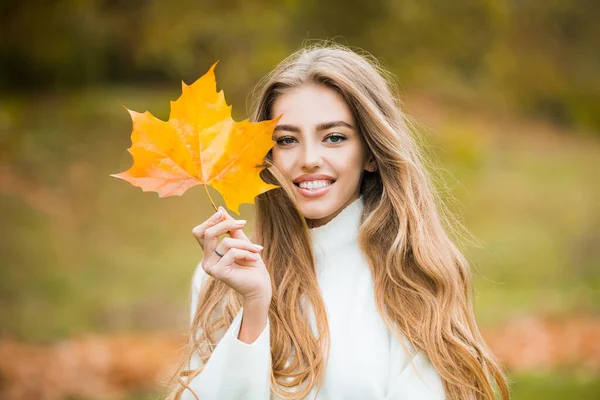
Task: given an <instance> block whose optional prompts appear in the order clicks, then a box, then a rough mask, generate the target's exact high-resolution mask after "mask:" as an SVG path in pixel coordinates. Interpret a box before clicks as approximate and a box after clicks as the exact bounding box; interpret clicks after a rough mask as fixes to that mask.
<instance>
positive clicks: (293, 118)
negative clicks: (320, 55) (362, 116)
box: [271, 84, 354, 126]
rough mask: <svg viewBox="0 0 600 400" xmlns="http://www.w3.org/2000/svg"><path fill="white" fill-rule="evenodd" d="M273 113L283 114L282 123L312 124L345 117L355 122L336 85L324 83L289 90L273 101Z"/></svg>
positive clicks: (280, 122) (344, 119) (275, 115)
mask: <svg viewBox="0 0 600 400" xmlns="http://www.w3.org/2000/svg"><path fill="white" fill-rule="evenodd" d="M271 111H272V114H271V115H272V117H277V116H278V115H281V114H283V116H282V117H281V119H280V120H279V124H291V125H298V126H311V125H316V124H319V123H323V122H328V121H345V122H348V123H349V124H351V125H353V126H354V118H353V116H352V111H351V110H350V107H348V105H347V104H346V102H345V101H344V99H343V98H342V96H340V94H339V93H338V92H336V91H335V90H334V89H332V88H330V87H327V86H325V85H322V84H311V85H304V86H300V87H297V88H294V89H291V90H289V91H287V92H286V93H284V94H282V95H280V96H279V97H277V99H276V100H275V102H274V103H273V108H272V110H271Z"/></svg>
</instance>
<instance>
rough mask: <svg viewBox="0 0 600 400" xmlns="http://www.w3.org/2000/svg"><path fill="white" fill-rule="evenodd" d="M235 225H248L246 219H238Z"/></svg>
mask: <svg viewBox="0 0 600 400" xmlns="http://www.w3.org/2000/svg"><path fill="white" fill-rule="evenodd" d="M235 223H236V224H238V225H244V224H245V223H246V220H245V219H236V220H235Z"/></svg>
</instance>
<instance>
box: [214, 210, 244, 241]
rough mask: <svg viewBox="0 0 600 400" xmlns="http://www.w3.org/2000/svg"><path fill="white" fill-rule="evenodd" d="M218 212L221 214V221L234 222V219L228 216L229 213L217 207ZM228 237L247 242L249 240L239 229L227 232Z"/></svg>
mask: <svg viewBox="0 0 600 400" xmlns="http://www.w3.org/2000/svg"><path fill="white" fill-rule="evenodd" d="M219 210H221V211H222V212H223V216H222V217H221V219H222V220H223V221H225V220H228V219H230V220H234V219H235V218H233V217H232V216H231V215H229V213H228V212H227V210H226V209H225V208H224V207H222V206H219ZM228 234H229V236H231V237H232V238H234V239H244V240H248V241H250V239H249V238H248V236H246V234H245V233H244V231H243V230H242V229H241V228H240V229H234V230H231V231H229V232H228Z"/></svg>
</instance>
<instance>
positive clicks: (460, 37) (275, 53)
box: [0, 0, 600, 132]
mask: <svg viewBox="0 0 600 400" xmlns="http://www.w3.org/2000/svg"><path fill="white" fill-rule="evenodd" d="M599 14H600V3H599V2H597V1H594V0H576V1H566V0H550V1H539V0H538V1H535V0H533V1H515V0H464V1H460V2H447V1H444V0H419V1H414V0H404V1H395V0H371V1H368V2H365V1H363V0H344V1H341V0H333V1H330V2H327V6H324V5H323V3H322V2H318V1H316V0H305V1H299V0H285V1H274V0H263V1H256V0H243V1H242V0H218V1H217V0H203V1H197V0H180V1H177V2H168V1H158V0H55V1H51V2H48V1H45V0H29V1H27V2H21V1H17V0H7V1H4V2H2V4H1V5H0V58H1V59H2V66H1V67H0V71H2V73H1V74H0V89H12V90H23V89H25V88H28V89H31V90H34V91H35V90H39V89H40V87H50V88H61V87H65V86H74V85H75V86H80V85H89V84H92V83H94V84H97V83H103V82H113V83H114V82H131V81H137V82H145V83H147V82H150V81H152V82H156V81H178V80H180V79H182V78H183V79H184V80H185V81H186V82H188V83H191V81H192V80H194V79H196V78H197V77H198V76H200V74H201V73H202V71H205V70H206V69H207V67H208V66H209V65H210V64H211V63H212V62H213V61H214V60H216V59H221V60H224V62H223V63H221V65H220V66H219V70H218V73H222V74H223V76H224V77H225V79H223V80H222V81H226V82H230V83H229V85H233V86H231V87H228V88H227V90H226V92H227V93H229V94H230V97H231V96H232V97H233V98H239V97H241V96H242V93H244V89H246V87H247V86H248V85H249V84H250V83H251V82H255V81H256V80H257V79H258V78H259V77H260V76H261V75H262V74H263V73H264V72H265V71H267V70H268V69H269V68H270V67H272V66H274V65H275V64H276V63H277V62H278V61H280V60H281V59H282V58H283V57H285V56H286V55H288V54H289V53H290V52H291V51H292V50H294V49H296V48H297V47H299V46H300V44H301V42H302V41H303V40H309V41H310V40H311V39H312V38H335V39H336V40H339V41H341V42H344V43H347V44H350V45H352V46H357V47H360V48H364V49H366V50H368V51H369V52H371V53H373V54H375V55H376V56H377V57H378V58H379V59H380V60H382V61H384V62H385V63H386V64H388V65H389V66H390V67H391V69H392V71H393V72H394V73H395V74H396V75H397V76H398V77H399V80H400V82H402V85H403V86H405V87H407V86H413V85H418V86H423V85H427V86H430V88H431V89H432V90H437V91H441V92H446V93H456V90H457V85H460V86H462V87H464V88H469V89H470V90H476V91H477V93H478V95H480V96H482V98H485V99H486V100H487V101H489V102H491V103H493V104H496V105H500V106H503V107H507V108H510V109H512V110H516V111H519V112H523V113H526V114H535V115H541V116H544V117H546V118H550V119H552V120H554V121H556V122H559V123H563V124H570V125H572V126H575V127H577V128H580V129H582V130H586V131H588V132H589V131H591V132H600V74H599V72H598V71H600V51H599V49H598V45H597V38H598V37H600V24H598V23H597V22H596V19H597V15H599Z"/></svg>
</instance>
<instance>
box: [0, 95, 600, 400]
mask: <svg viewBox="0 0 600 400" xmlns="http://www.w3.org/2000/svg"><path fill="white" fill-rule="evenodd" d="M177 95H178V93H176V92H174V91H169V90H164V89H161V88H151V89H150V88H146V89H139V88H104V89H101V88H99V89H98V88H96V89H90V90H87V91H74V92H64V93H61V94H58V95H57V94H56V93H54V94H50V95H47V96H44V95H40V96H35V97H33V98H31V97H27V98H19V97H15V98H13V100H12V102H10V103H5V105H4V108H3V111H2V113H3V114H2V115H3V117H2V118H3V119H2V123H3V124H4V132H9V134H8V136H6V137H7V139H6V140H5V142H4V147H3V153H2V157H3V160H4V161H8V162H4V163H3V164H2V168H1V169H0V176H1V178H2V179H1V180H0V182H1V184H0V206H1V207H2V209H3V210H4V212H3V218H2V224H3V231H4V232H9V233H10V234H9V235H7V236H5V238H4V240H3V241H2V242H0V250H1V251H2V254H3V258H4V262H5V267H4V268H2V269H0V293H2V296H1V298H0V301H1V304H0V305H1V307H0V317H1V320H2V325H1V326H0V337H1V338H2V339H0V398H2V399H23V398H42V399H46V398H47V399H67V398H82V399H85V398H93V399H96V398H107V399H108V398H121V399H133V398H137V399H141V398H155V397H153V396H155V395H156V390H158V388H160V387H161V385H160V382H165V379H168V378H169V376H168V375H169V373H170V371H171V368H172V367H171V366H172V365H173V363H172V361H171V360H174V359H176V355H177V353H178V349H179V348H180V346H181V344H182V343H183V341H182V340H183V336H182V334H178V333H177V332H184V331H185V328H186V326H187V315H188V314H187V304H188V294H189V284H190V279H191V273H192V270H193V268H194V267H195V265H196V263H197V262H198V260H199V257H200V251H199V249H198V247H197V244H196V243H195V241H194V240H193V237H192V236H191V228H192V227H193V226H195V225H196V224H197V223H198V222H199V221H202V220H203V219H205V218H206V216H207V215H208V214H210V206H209V203H208V201H207V199H206V196H205V194H204V193H203V192H202V190H201V189H198V190H197V191H194V189H192V190H190V192H189V193H186V195H185V196H183V197H180V198H166V199H158V198H157V197H156V196H154V195H151V194H148V193H142V192H141V191H140V190H139V189H138V188H134V187H131V186H130V185H126V184H125V183H123V182H122V181H119V180H116V179H114V178H111V177H109V176H108V174H110V173H114V172H118V171H121V170H124V169H125V168H127V167H128V165H129V164H130V158H129V155H128V154H127V153H126V151H125V149H126V148H127V147H129V144H130V143H129V133H130V127H131V122H130V120H129V116H128V114H127V112H126V111H125V110H124V109H122V108H121V107H120V106H119V104H125V105H126V106H127V107H128V108H131V109H133V110H136V111H144V110H150V111H151V112H153V113H154V114H155V115H157V116H159V117H162V118H163V119H165V118H166V116H167V114H168V100H171V99H174V98H176V97H177ZM405 98H406V107H407V111H408V113H409V115H412V116H413V117H414V118H415V120H416V121H417V122H418V126H417V127H416V129H417V131H418V132H419V135H420V137H421V138H423V139H424V140H425V144H426V147H427V148H428V149H429V151H430V154H431V157H432V159H434V161H435V162H436V164H435V165H436V166H437V170H436V171H435V173H436V174H437V175H436V176H437V178H438V186H439V187H440V188H442V189H443V190H445V193H446V197H448V200H452V199H451V198H454V200H455V201H454V202H451V203H450V204H451V206H452V207H453V209H454V210H455V212H456V213H457V214H458V215H459V216H460V217H461V219H462V220H463V222H464V223H465V225H466V226H467V228H468V229H469V230H470V232H471V233H472V234H473V235H474V237H475V238H476V239H477V240H478V243H479V245H478V246H473V245H464V246H463V247H464V249H465V253H466V254H467V256H468V258H469V259H470V260H471V262H472V267H473V271H474V274H475V295H476V297H475V307H476V314H477V318H478V322H479V324H480V326H481V327H482V329H483V331H484V333H485V337H486V339H487V340H488V341H489V343H490V345H491V346H492V348H493V349H494V351H495V352H496V353H497V354H498V356H499V357H500V358H501V359H502V360H503V362H504V363H505V365H506V367H507V368H508V371H509V374H510V377H511V381H512V385H511V387H512V389H513V390H514V392H515V398H522V399H538V398H565V397H568V398H586V399H587V398H589V399H592V398H597V397H598V393H599V391H600V383H599V377H598V376H599V363H600V351H599V349H598V343H600V328H599V319H600V317H599V314H598V311H599V309H598V305H599V304H600V290H599V287H600V268H599V267H600V262H599V260H600V253H599V251H598V249H600V224H598V221H599V220H600V210H599V208H598V207H597V204H598V199H600V182H599V181H598V179H597V171H600V143H599V142H598V140H597V139H594V138H593V137H589V136H587V135H582V134H579V133H578V132H576V131H569V130H566V128H560V127H557V126H554V125H552V124H550V123H547V122H544V121H539V120H533V119H523V118H517V117H514V116H511V115H510V114H502V113H499V112H497V111H495V110H493V109H487V108H485V107H483V106H481V105H480V104H478V103H477V102H474V101H472V100H470V98H469V97H468V96H465V97H464V98H460V97H457V96H454V97H452V98H450V99H449V98H448V97H446V96H445V95H444V94H443V93H439V92H422V91H412V92H410V93H406V94H405ZM234 112H235V107H234ZM31 116H35V117H31ZM442 182H445V184H442ZM213 194H214V198H216V199H219V195H218V193H216V192H213ZM241 213H242V214H243V215H244V216H245V217H247V219H249V221H250V224H249V228H248V229H251V227H252V218H251V206H248V205H245V206H243V207H242V209H241ZM161 332H162V333H161Z"/></svg>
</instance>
